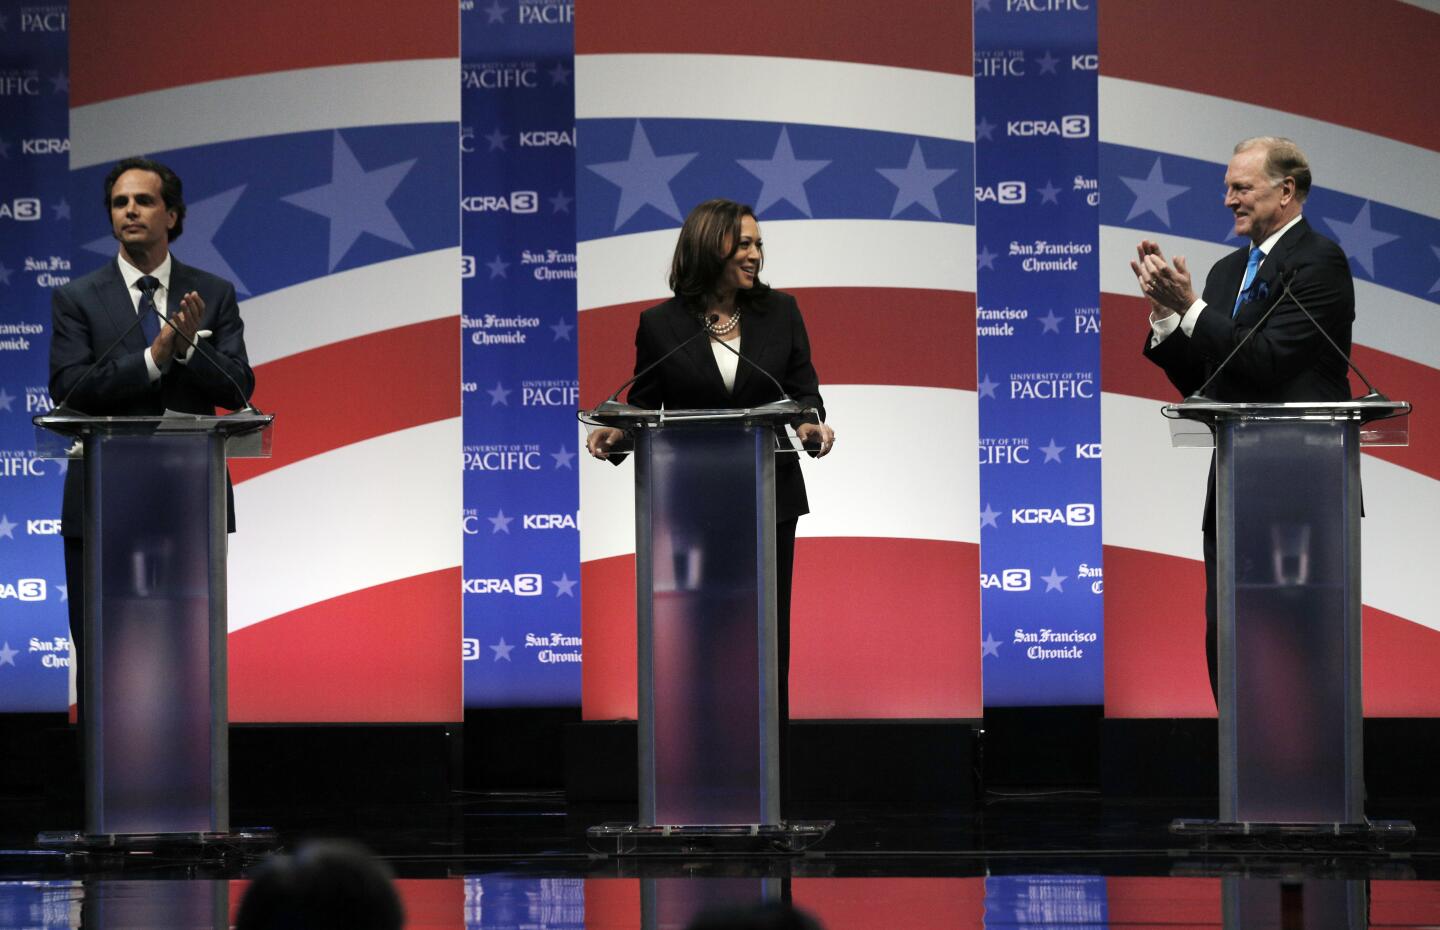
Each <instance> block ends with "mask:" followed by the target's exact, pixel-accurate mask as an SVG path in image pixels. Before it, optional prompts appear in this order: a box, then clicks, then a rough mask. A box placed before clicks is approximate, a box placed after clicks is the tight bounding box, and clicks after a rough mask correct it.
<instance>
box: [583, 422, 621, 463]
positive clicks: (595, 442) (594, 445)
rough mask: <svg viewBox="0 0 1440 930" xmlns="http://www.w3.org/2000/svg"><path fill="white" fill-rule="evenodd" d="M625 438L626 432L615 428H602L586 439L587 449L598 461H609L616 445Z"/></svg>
mask: <svg viewBox="0 0 1440 930" xmlns="http://www.w3.org/2000/svg"><path fill="white" fill-rule="evenodd" d="M624 436H625V431H624V430H623V429H616V428H615V427H613V426H602V427H600V428H599V429H597V430H593V431H592V432H591V433H590V435H589V436H587V437H586V438H585V448H586V449H587V450H588V451H589V453H590V454H591V455H593V456H595V457H596V458H597V459H608V458H609V457H610V450H611V448H613V447H614V445H615V443H617V442H619V441H620V440H621V439H622V438H624Z"/></svg>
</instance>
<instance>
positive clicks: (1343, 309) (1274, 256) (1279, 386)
mask: <svg viewBox="0 0 1440 930" xmlns="http://www.w3.org/2000/svg"><path fill="white" fill-rule="evenodd" d="M1249 252H1250V249H1249V247H1248V246H1246V247H1244V248H1240V249H1237V250H1235V251H1234V252H1232V253H1230V254H1229V255H1227V256H1225V257H1224V258H1222V259H1221V260H1220V261H1218V262H1216V263H1215V267H1214V268H1212V269H1210V274H1209V276H1208V277H1206V279H1205V291H1204V293H1203V294H1202V295H1201V296H1202V299H1203V300H1204V301H1205V309H1204V311H1202V312H1201V314H1200V316H1199V317H1198V318H1197V320H1196V324H1195V331H1194V332H1193V333H1192V334H1191V335H1190V336H1188V337H1187V336H1186V335H1185V334H1184V332H1182V331H1180V330H1178V329H1177V330H1176V331H1175V332H1173V333H1171V334H1170V335H1169V336H1168V337H1167V338H1165V339H1164V340H1162V341H1161V342H1160V344H1159V345H1156V346H1151V345H1150V336H1149V334H1148V333H1147V334H1146V338H1145V355H1146V357H1147V358H1149V359H1150V360H1151V361H1152V362H1154V363H1155V364H1157V365H1159V366H1160V367H1161V368H1163V369H1164V370H1165V374H1166V376H1168V377H1169V379H1170V383H1172V384H1174V385H1175V387H1176V388H1178V389H1179V390H1180V393H1181V394H1182V395H1184V396H1187V397H1188V396H1189V395H1190V394H1193V393H1194V392H1195V391H1197V390H1199V388H1200V386H1201V385H1202V384H1203V383H1204V382H1205V379H1206V378H1208V377H1210V375H1211V373H1213V372H1214V371H1215V368H1216V366H1218V365H1219V364H1220V362H1221V361H1222V360H1223V359H1224V358H1225V357H1226V356H1227V355H1229V354H1230V352H1231V351H1232V350H1234V348H1235V346H1236V345H1237V344H1238V343H1239V341H1240V340H1241V339H1243V338H1244V337H1245V334H1246V333H1248V332H1250V331H1251V330H1252V329H1255V327H1256V326H1257V324H1259V321H1260V318H1261V317H1262V316H1264V314H1265V311H1266V310H1267V309H1269V308H1270V307H1271V306H1272V305H1276V306H1275V312H1274V313H1272V314H1270V318H1269V319H1267V320H1266V321H1265V323H1264V324H1263V325H1262V326H1261V327H1260V329H1259V330H1257V331H1256V332H1255V335H1254V336H1252V337H1251V338H1250V340H1249V341H1248V342H1246V343H1245V345H1244V346H1243V347H1242V348H1241V349H1240V350H1239V351H1238V352H1236V353H1235V357H1234V358H1232V359H1230V361H1229V363H1227V364H1226V366H1225V368H1224V370H1223V371H1221V372H1220V375H1219V377H1217V378H1216V379H1215V380H1214V381H1213V382H1212V383H1211V384H1210V386H1209V387H1208V388H1206V390H1205V394H1206V396H1207V397H1210V398H1213V399H1214V400H1218V401H1223V402H1227V403H1259V402H1274V403H1282V402H1288V401H1332V400H1349V399H1350V381H1349V376H1348V366H1347V365H1346V363H1345V359H1343V358H1341V356H1340V354H1339V353H1337V352H1336V351H1335V349H1334V348H1332V347H1331V346H1330V345H1329V344H1328V343H1327V342H1326V341H1325V338H1324V336H1322V335H1321V334H1320V333H1319V331H1318V330H1316V328H1315V324H1314V323H1311V322H1310V320H1309V319H1307V318H1306V316H1305V314H1304V312H1302V311H1301V310H1300V309H1299V307H1297V306H1296V303H1295V301H1294V300H1290V299H1289V298H1284V299H1283V300H1282V292H1283V288H1282V287H1281V286H1280V285H1279V282H1278V279H1279V275H1280V272H1281V271H1282V270H1283V271H1286V272H1293V273H1294V281H1293V283H1292V284H1291V293H1292V294H1294V295H1295V298H1296V300H1298V301H1299V302H1300V303H1301V304H1304V306H1305V309H1306V310H1309V311H1310V315H1311V316H1313V317H1314V318H1315V321H1316V323H1319V324H1320V325H1321V326H1322V327H1324V328H1325V331H1326V332H1327V333H1329V335H1330V338H1331V339H1333V340H1335V343H1336V345H1338V346H1339V347H1340V348H1341V349H1342V350H1344V352H1345V354H1346V355H1348V354H1349V353H1350V328H1351V324H1352V323H1353V322H1354V320H1355V284H1354V280H1353V279H1352V278H1351V276H1350V262H1349V260H1348V259H1346V257H1345V253H1344V252H1343V251H1341V249H1340V247H1339V246H1338V245H1336V244H1335V243H1334V242H1332V241H1330V240H1329V239H1327V238H1325V237H1324V236H1322V235H1320V234H1319V233H1317V232H1315V231H1314V230H1313V229H1311V228H1310V224H1309V223H1307V222H1306V221H1305V220H1304V219H1301V220H1300V222H1298V223H1296V224H1295V226H1294V227H1292V228H1291V229H1290V231H1289V232H1287V233H1286V234H1285V235H1284V236H1282V237H1280V241H1279V242H1277V243H1275V247H1274V248H1273V249H1272V250H1271V251H1270V253H1269V254H1268V255H1267V256H1266V257H1265V263H1264V264H1263V265H1262V266H1261V267H1260V271H1259V273H1258V274H1257V275H1256V277H1255V283H1254V284H1252V285H1251V288H1250V291H1249V292H1248V294H1249V299H1247V300H1246V302H1244V303H1242V304H1241V305H1240V310H1239V312H1238V313H1236V314H1235V316H1234V318H1232V317H1231V316H1230V310H1231V308H1232V307H1234V305H1235V295H1236V293H1237V292H1238V291H1239V290H1240V283H1241V281H1243V280H1244V277H1245V263H1246V261H1247V260H1248V258H1249ZM1277 302H1278V305H1277ZM1214 511H1215V508H1214V473H1213V470H1212V473H1211V482H1210V491H1209V493H1208V494H1207V495H1206V500H1205V526H1206V527H1207V528H1209V527H1210V526H1212V525H1213V520H1214Z"/></svg>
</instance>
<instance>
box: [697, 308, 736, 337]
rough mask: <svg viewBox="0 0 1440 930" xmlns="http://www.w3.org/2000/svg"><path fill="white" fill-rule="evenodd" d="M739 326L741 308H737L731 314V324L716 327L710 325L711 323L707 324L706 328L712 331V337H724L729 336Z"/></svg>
mask: <svg viewBox="0 0 1440 930" xmlns="http://www.w3.org/2000/svg"><path fill="white" fill-rule="evenodd" d="M739 325H740V308H739V307H736V308H735V310H734V311H733V312H732V313H731V314H730V322H729V323H726V324H725V325H724V326H714V325H712V324H710V323H706V324H705V328H706V329H708V330H710V335H712V336H724V335H727V334H728V333H730V332H731V331H732V330H734V329H735V327H737V326H739Z"/></svg>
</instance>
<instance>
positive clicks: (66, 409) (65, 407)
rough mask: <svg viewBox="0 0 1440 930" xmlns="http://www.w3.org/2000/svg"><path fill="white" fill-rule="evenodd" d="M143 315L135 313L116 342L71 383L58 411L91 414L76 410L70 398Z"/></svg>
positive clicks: (129, 332) (83, 414)
mask: <svg viewBox="0 0 1440 930" xmlns="http://www.w3.org/2000/svg"><path fill="white" fill-rule="evenodd" d="M143 316H144V314H140V313H137V314H135V319H134V320H131V321H130V325H129V326H127V327H125V329H124V331H123V332H121V333H120V335H119V336H117V337H115V341H114V342H112V343H110V344H109V345H108V346H106V347H105V351H104V352H101V353H100V354H99V355H98V356H96V357H95V361H93V362H91V363H90V367H89V368H87V369H85V373H84V374H83V375H81V376H80V380H78V381H76V382H75V383H74V384H73V385H71V387H70V390H68V391H66V392H65V396H64V397H62V398H60V403H58V404H56V405H55V411H56V412H69V413H78V414H80V415H81V416H89V414H87V413H85V411H83V410H76V409H75V408H74V407H71V406H70V398H72V397H74V396H75V392H76V391H78V390H80V385H82V384H84V383H85V382H86V381H89V380H90V376H91V375H92V374H94V373H95V369H96V368H99V367H100V363H101V362H103V361H105V360H106V359H107V358H109V357H110V353H111V352H114V351H115V347H116V346H118V345H119V344H120V343H122V342H124V341H125V337H127V336H129V335H130V334H131V333H132V332H134V331H135V327H137V326H139V325H140V320H141V319H142V318H143Z"/></svg>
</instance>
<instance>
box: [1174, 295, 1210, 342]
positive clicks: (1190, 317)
mask: <svg viewBox="0 0 1440 930" xmlns="http://www.w3.org/2000/svg"><path fill="white" fill-rule="evenodd" d="M1204 309H1205V301H1203V300H1199V299H1196V301H1195V302H1194V303H1193V304H1191V305H1190V309H1189V310H1186V311H1185V315H1184V316H1183V317H1181V318H1180V329H1181V331H1182V332H1184V333H1185V335H1186V336H1189V335H1190V334H1191V333H1193V332H1195V321H1196V320H1198V319H1200V311H1201V310H1204Z"/></svg>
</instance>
